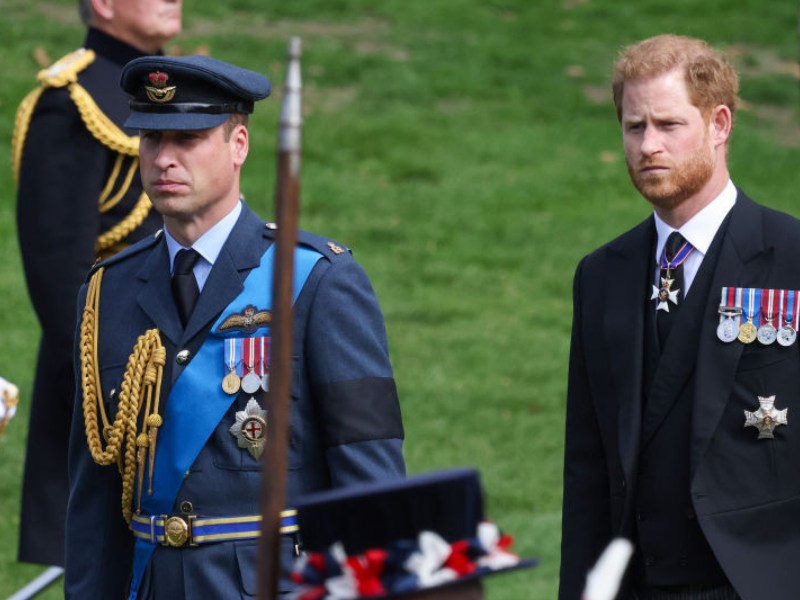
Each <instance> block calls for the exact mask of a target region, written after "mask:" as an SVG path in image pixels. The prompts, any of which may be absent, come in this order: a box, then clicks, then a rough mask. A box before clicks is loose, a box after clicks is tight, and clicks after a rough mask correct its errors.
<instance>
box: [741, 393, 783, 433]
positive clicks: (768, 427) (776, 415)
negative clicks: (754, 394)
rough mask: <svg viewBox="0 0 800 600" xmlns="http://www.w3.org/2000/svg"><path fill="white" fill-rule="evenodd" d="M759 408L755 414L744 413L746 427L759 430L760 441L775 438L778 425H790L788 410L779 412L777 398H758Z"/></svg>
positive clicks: (747, 411)
mask: <svg viewBox="0 0 800 600" xmlns="http://www.w3.org/2000/svg"><path fill="white" fill-rule="evenodd" d="M758 403H759V404H760V406H759V408H758V410H757V411H755V412H750V411H749V410H746V411H744V426H745V427H755V428H756V429H758V439H759V440H760V439H764V438H768V439H769V438H774V437H775V434H774V433H773V432H774V431H775V428H776V427H777V426H778V425H788V424H789V422H788V419H787V416H786V413H787V412H788V411H789V409H788V408H784V409H783V410H778V409H776V408H775V396H767V397H762V396H759V397H758Z"/></svg>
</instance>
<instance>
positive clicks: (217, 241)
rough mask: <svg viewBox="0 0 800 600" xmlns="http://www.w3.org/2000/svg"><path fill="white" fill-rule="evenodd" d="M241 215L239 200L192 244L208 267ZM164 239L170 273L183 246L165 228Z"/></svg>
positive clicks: (214, 259) (214, 260) (215, 259)
mask: <svg viewBox="0 0 800 600" xmlns="http://www.w3.org/2000/svg"><path fill="white" fill-rule="evenodd" d="M241 213H242V202H241V200H240V201H239V202H237V203H236V206H234V207H233V208H232V209H231V211H230V212H229V213H228V214H227V215H225V216H224V217H222V219H220V220H219V221H218V222H217V224H216V225H214V226H213V227H212V228H211V229H209V230H208V231H206V232H205V233H204V234H203V235H202V236H200V238H199V239H198V240H197V241H196V242H195V243H194V244H192V248H194V249H195V250H197V252H198V253H199V254H200V256H201V257H203V258H204V259H205V260H206V261H207V262H208V264H209V265H213V264H214V263H215V262H216V261H217V257H218V256H219V253H220V251H221V250H222V246H223V245H224V244H225V242H226V241H227V239H228V236H229V235H230V233H231V231H232V230H233V226H234V225H236V221H237V219H238V218H239V215H240V214H241ZM164 237H165V238H166V240H167V250H169V270H170V273H171V272H172V265H173V264H174V262H175V255H176V254H177V253H178V251H179V250H181V249H183V248H184V246H182V245H181V244H180V242H178V241H177V240H176V239H175V238H174V237H172V236H171V235H170V233H169V231H167V228H166V227H165V228H164Z"/></svg>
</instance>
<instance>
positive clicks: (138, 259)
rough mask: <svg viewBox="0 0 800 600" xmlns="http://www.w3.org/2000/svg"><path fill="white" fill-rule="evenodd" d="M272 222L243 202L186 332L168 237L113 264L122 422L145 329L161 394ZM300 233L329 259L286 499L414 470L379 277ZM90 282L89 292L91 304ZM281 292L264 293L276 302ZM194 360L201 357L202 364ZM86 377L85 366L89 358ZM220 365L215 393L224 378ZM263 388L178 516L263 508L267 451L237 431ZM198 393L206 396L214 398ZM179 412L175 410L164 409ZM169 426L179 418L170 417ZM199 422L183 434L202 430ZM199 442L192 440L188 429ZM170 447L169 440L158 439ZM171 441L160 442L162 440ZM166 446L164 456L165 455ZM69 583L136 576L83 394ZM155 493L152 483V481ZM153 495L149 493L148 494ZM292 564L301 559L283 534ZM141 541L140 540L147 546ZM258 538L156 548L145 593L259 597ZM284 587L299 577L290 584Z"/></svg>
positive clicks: (108, 273) (93, 587)
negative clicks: (374, 280)
mask: <svg viewBox="0 0 800 600" xmlns="http://www.w3.org/2000/svg"><path fill="white" fill-rule="evenodd" d="M272 238H273V232H272V231H270V230H269V229H267V228H266V227H265V224H264V222H263V221H261V220H260V219H259V218H258V217H256V216H255V215H254V214H253V213H252V212H250V210H249V209H247V208H246V207H244V209H243V211H242V215H241V216H240V218H239V220H238V221H237V223H236V225H235V227H234V229H233V231H232V232H231V234H230V236H229V238H228V240H227V242H226V243H225V245H224V246H223V248H222V251H221V252H220V255H219V257H218V259H217V261H216V262H215V264H214V266H213V268H212V270H211V273H210V274H209V277H208V280H207V281H206V283H205V286H204V288H203V291H202V294H201V295H200V298H199V299H198V302H197V305H196V307H195V309H194V312H193V313H192V315H191V317H190V319H189V322H188V323H187V326H186V329H185V330H184V329H183V328H182V326H181V324H180V320H179V317H178V313H177V309H176V307H175V305H174V301H173V299H172V293H171V288H170V273H169V257H168V252H167V245H166V242H165V241H164V239H163V236H157V237H155V238H153V239H151V240H148V241H144V242H140V243H139V244H137V245H136V246H133V247H132V248H130V249H129V250H128V251H126V252H123V253H121V254H120V255H117V256H116V257H114V258H112V259H110V260H109V261H106V263H104V266H105V272H104V275H103V280H102V288H101V292H100V309H99V316H98V318H97V324H98V328H99V343H98V363H99V365H98V368H99V371H100V377H101V387H102V394H103V398H104V401H105V403H106V410H107V411H108V412H109V419H113V415H114V413H115V410H116V405H115V395H116V394H118V392H119V389H120V384H121V381H122V377H123V374H124V372H125V368H126V363H127V361H128V357H129V355H130V353H131V351H132V349H133V347H134V345H135V344H136V341H137V338H138V337H139V336H140V335H142V334H143V333H144V332H145V331H146V330H149V329H152V328H158V329H159V331H160V333H161V339H162V342H163V344H164V346H165V349H166V353H167V362H166V366H165V368H164V376H163V383H162V389H161V398H162V404H163V403H165V402H166V404H168V403H169V400H167V398H168V395H169V393H170V390H171V389H172V386H173V385H174V384H175V382H176V380H177V379H178V377H179V376H180V375H181V373H182V371H183V370H184V369H186V368H188V365H180V364H179V363H178V362H177V361H176V355H177V353H178V352H180V351H181V350H188V351H189V353H190V356H191V357H194V356H195V354H196V353H197V352H198V350H199V349H200V347H201V346H202V345H203V343H204V341H205V339H206V338H207V336H208V333H209V330H210V328H211V326H212V324H213V323H214V322H215V321H216V320H217V318H218V317H219V315H220V314H221V312H222V311H223V310H224V309H225V308H226V307H227V306H228V305H229V304H230V303H231V301H233V300H234V299H235V298H236V297H237V296H238V295H239V294H240V292H241V290H242V286H243V282H244V280H245V279H246V277H247V275H248V273H249V272H250V271H251V270H252V269H254V268H255V267H257V266H258V265H259V262H260V260H261V257H262V255H263V254H264V253H265V251H266V250H267V249H268V248H269V246H270V245H271V244H272V242H273V239H272ZM299 243H300V244H301V245H304V246H306V247H310V248H311V249H313V250H316V251H317V252H319V253H320V254H321V255H322V257H321V258H320V260H318V261H317V262H316V264H315V266H314V267H313V269H312V270H311V273H310V275H309V277H308V279H307V280H306V282H305V285H304V286H303V288H302V291H301V292H300V293H299V296H298V297H297V300H296V302H295V304H294V342H293V343H294V347H293V358H292V362H293V382H292V409H291V433H290V450H289V474H288V482H287V484H288V489H287V502H288V504H289V506H291V505H292V503H294V502H296V501H297V499H298V498H299V497H301V496H302V495H303V494H306V493H309V492H315V491H319V490H324V489H328V488H333V487H337V486H345V485H348V484H352V483H355V482H362V481H369V480H378V479H391V478H400V477H403V476H404V471H405V467H404V462H403V457H402V438H403V427H402V422H401V417H400V409H399V404H398V401H397V394H396V388H395V384H394V379H393V374H392V368H391V365H390V362H389V354H388V347H387V342H386V334H385V329H384V323H383V317H382V315H381V312H380V309H379V307H378V304H377V300H376V298H375V295H374V292H373V290H372V287H371V285H370V283H369V280H368V278H367V276H366V274H365V273H364V271H363V270H362V269H361V267H360V266H359V265H358V264H357V263H356V262H355V261H354V260H353V258H352V257H351V256H350V253H349V252H346V251H344V252H342V251H340V248H339V247H338V246H335V245H333V247H331V246H330V245H328V243H327V240H325V239H324V238H320V237H317V236H313V235H311V234H306V233H302V232H301V233H300V235H299ZM85 297H86V287H85V286H84V288H83V289H82V291H81V294H80V297H79V306H80V307H83V305H84V302H85ZM269 303H270V299H265V305H268V304H269ZM190 364H191V363H190ZM76 369H77V371H78V373H80V366H79V365H78V366H77V367H76ZM225 373H226V370H225V367H224V361H223V357H222V356H220V360H219V371H218V372H209V373H208V386H209V389H212V388H214V389H215V390H216V389H217V388H219V386H220V385H221V383H222V377H223V376H224V375H225ZM250 397H251V395H250V394H245V393H243V392H240V393H239V394H238V396H237V397H236V398H235V400H234V401H233V403H232V405H231V407H230V409H229V410H228V411H227V413H226V414H225V416H224V417H223V418H222V419H221V420H220V421H219V422H218V423H216V425H215V428H214V429H213V432H212V433H211V437H210V438H209V439H208V441H207V442H206V443H205V445H204V446H203V448H202V450H201V452H200V454H199V455H198V456H197V458H196V460H195V461H194V463H193V464H192V466H191V468H190V469H189V470H188V472H187V473H186V475H185V477H184V479H183V481H182V483H180V487H179V491H178V494H177V496H176V498H175V501H174V505H173V507H172V514H176V515H179V514H182V512H183V513H187V512H191V513H192V514H196V515H198V516H202V517H226V516H241V515H257V514H258V513H259V485H260V469H261V464H260V461H259V460H257V459H255V458H254V457H253V456H251V455H250V454H249V453H248V451H247V450H246V449H242V448H240V447H239V446H238V445H237V440H236V438H235V437H234V436H233V435H232V434H231V432H230V431H229V429H230V427H231V426H232V425H233V424H234V422H235V413H236V412H237V411H242V410H244V409H245V406H246V404H247V401H248V400H249V399H250ZM203 400H204V399H203V398H202V397H198V398H197V399H196V402H198V403H199V402H203ZM166 410H167V408H166V407H165V408H162V410H161V414H162V415H163V414H164V413H165V411H166ZM165 426H166V423H165ZM192 434H193V432H192V431H185V432H182V433H181V434H180V435H186V436H192ZM187 439H188V438H187ZM159 444H160V445H162V444H163V440H161V438H159ZM160 447H162V446H159V448H160ZM158 456H159V453H158V450H157V452H156V460H158ZM69 467H70V500H69V506H68V513H67V541H66V556H67V561H66V574H65V593H66V596H67V597H68V598H122V597H124V596H125V594H126V593H127V592H128V588H129V585H130V581H131V569H132V566H131V565H132V560H133V546H134V537H133V534H132V532H131V530H130V529H129V527H128V525H127V524H126V522H125V520H124V519H123V517H122V512H121V477H120V474H119V472H118V470H117V468H116V467H115V466H99V465H97V464H96V463H95V462H94V461H93V459H92V457H91V455H90V454H89V451H88V447H87V440H86V434H85V425H84V419H83V412H82V393H81V391H80V390H79V391H78V394H77V404H76V410H75V418H74V420H73V427H72V436H71V442H70V453H69ZM145 495H146V491H145ZM143 497H144V495H143ZM284 542H285V544H284V547H283V548H284V554H283V556H282V561H283V564H284V568H287V567H288V566H289V564H290V563H291V560H292V551H293V549H292V545H293V540H291V539H289V538H288V537H287V538H285V539H284ZM139 543H141V541H140V542H139ZM256 547H257V541H256V540H246V541H233V542H221V543H211V544H204V545H201V546H199V547H182V548H172V547H166V546H161V545H157V546H156V547H155V549H154V551H153V553H152V556H151V558H150V560H149V561H148V562H147V566H146V568H145V570H144V575H143V577H142V579H141V584H140V586H139V589H140V592H139V596H138V597H139V598H155V599H158V598H169V599H175V598H201V597H202V598H247V597H251V596H253V595H255V593H256V580H257V576H256V565H257V562H258V559H257V555H256ZM281 587H282V591H288V590H289V587H290V585H289V584H288V582H287V581H286V580H284V582H283V583H282V586H281Z"/></svg>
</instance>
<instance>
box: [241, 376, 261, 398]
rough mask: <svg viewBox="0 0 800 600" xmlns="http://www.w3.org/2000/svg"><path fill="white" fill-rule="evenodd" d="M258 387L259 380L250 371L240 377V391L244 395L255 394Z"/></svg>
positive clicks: (259, 384)
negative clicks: (242, 391)
mask: <svg viewBox="0 0 800 600" xmlns="http://www.w3.org/2000/svg"><path fill="white" fill-rule="evenodd" d="M260 387H261V378H260V377H259V376H258V375H256V374H255V373H253V372H252V371H250V372H249V373H248V374H247V375H245V376H244V377H242V390H244V392H245V393H246V394H255V393H256V392H257V391H258V390H259V388H260Z"/></svg>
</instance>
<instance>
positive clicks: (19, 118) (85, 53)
mask: <svg viewBox="0 0 800 600" xmlns="http://www.w3.org/2000/svg"><path fill="white" fill-rule="evenodd" d="M94 59H95V53H94V51H93V50H87V49H85V48H80V49H78V50H75V52H71V53H70V54H67V55H66V56H63V57H62V58H60V59H59V60H57V61H56V62H55V63H53V64H52V65H51V66H50V67H48V68H47V69H43V70H41V71H39V73H38V74H37V76H36V79H37V80H38V81H39V87H38V88H36V89H35V90H33V91H32V92H30V93H29V94H28V95H27V96H25V98H23V100H22V102H20V105H19V108H17V115H16V117H15V119H14V133H13V134H12V136H11V161H12V165H13V168H14V181H16V182H18V181H19V167H20V162H21V161H22V146H23V145H24V143H25V138H26V137H27V136H28V128H29V127H30V124H31V117H32V116H33V109H34V108H36V103H37V102H38V101H39V96H41V95H42V92H43V91H44V90H46V89H47V88H49V87H64V86H65V85H69V84H70V83H74V82H76V81H78V73H80V72H81V71H83V70H84V69H85V68H86V67H88V66H89V65H90V64H92V63H93V62H94Z"/></svg>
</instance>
